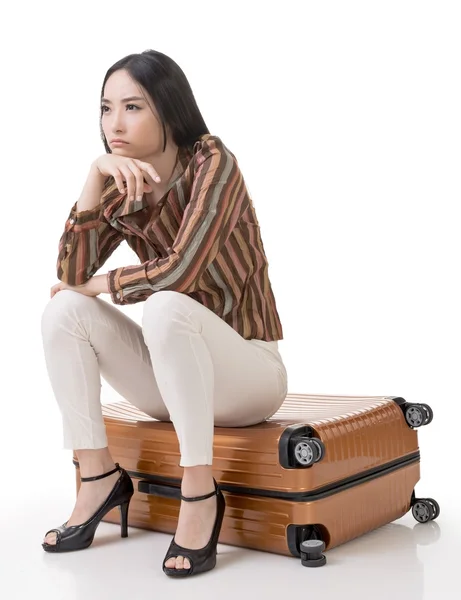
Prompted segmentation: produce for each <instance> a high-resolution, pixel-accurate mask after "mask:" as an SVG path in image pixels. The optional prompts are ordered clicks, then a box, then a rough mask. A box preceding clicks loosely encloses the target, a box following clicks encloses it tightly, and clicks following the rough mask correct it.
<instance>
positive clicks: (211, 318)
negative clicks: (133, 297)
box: [41, 290, 287, 467]
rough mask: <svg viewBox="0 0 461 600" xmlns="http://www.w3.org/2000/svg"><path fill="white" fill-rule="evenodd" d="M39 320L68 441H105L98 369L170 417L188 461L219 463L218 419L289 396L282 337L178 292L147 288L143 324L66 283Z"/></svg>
mask: <svg viewBox="0 0 461 600" xmlns="http://www.w3.org/2000/svg"><path fill="white" fill-rule="evenodd" d="M41 326H42V339H43V349H44V353H45V362H46V368H47V371H48V375H49V378H50V382H51V386H52V389H53V393H54V395H55V397H56V400H57V402H58V405H59V409H60V411H61V414H62V419H63V436H64V448H69V449H74V450H79V449H84V448H93V449H96V448H104V447H106V446H107V437H106V430H105V425H104V421H103V417H102V406H101V401H100V395H101V376H102V377H103V378H104V379H105V381H107V383H108V384H109V385H110V386H111V387H113V388H114V389H115V390H116V391H117V392H118V393H119V394H120V395H121V396H123V397H124V398H125V399H126V400H127V401H128V402H130V403H131V404H133V405H134V406H136V407H137V408H139V409H140V410H142V411H143V412H145V413H146V414H148V415H150V416H152V417H154V418H155V419H158V420H161V421H172V423H173V425H174V428H175V431H176V434H177V436H178V440H179V446H180V452H181V460H180V466H182V467H190V466H196V465H211V464H212V460H213V433H214V430H213V427H214V426H217V427H219V426H222V427H243V426H246V425H253V424H256V423H260V422H262V421H264V420H265V419H267V418H268V417H270V416H272V415H273V414H274V413H275V412H276V411H277V410H278V409H279V407H280V405H281V404H282V402H283V401H284V399H285V396H286V394H287V372H286V369H285V366H284V364H283V361H282V358H281V356H280V353H279V351H278V344H277V342H265V341H262V340H245V339H244V338H243V337H242V336H241V335H239V334H238V333H237V332H236V331H235V330H234V329H233V328H232V327H230V326H229V325H228V324H227V323H225V322H224V321H223V320H222V319H221V318H220V317H218V316H217V315H215V314H214V313H213V312H212V311H211V310H209V309H208V308H206V307H205V306H203V305H202V304H200V303H199V302H197V301H196V300H194V299H192V298H190V297H189V296H187V295H185V294H181V293H178V292H172V291H161V292H156V293H154V294H152V296H149V298H148V299H147V300H146V301H145V302H144V307H143V317H142V327H141V326H140V325H138V324H137V323H136V322H135V321H133V320H132V319H130V318H129V317H128V316H126V315H125V314H124V313H123V312H122V311H121V310H119V309H118V308H117V307H116V306H115V305H113V304H112V303H109V302H106V301H105V300H102V299H101V298H98V297H88V296H84V295H83V294H80V293H78V292H74V291H71V290H62V291H60V292H58V293H57V294H56V295H55V296H54V297H53V298H52V299H51V300H50V301H49V302H48V304H47V305H46V307H45V310H44V312H43V315H42V322H41Z"/></svg>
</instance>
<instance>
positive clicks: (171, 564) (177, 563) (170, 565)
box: [165, 556, 190, 570]
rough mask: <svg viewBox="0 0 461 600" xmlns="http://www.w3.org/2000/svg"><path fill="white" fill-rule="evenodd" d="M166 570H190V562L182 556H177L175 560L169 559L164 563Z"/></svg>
mask: <svg viewBox="0 0 461 600" xmlns="http://www.w3.org/2000/svg"><path fill="white" fill-rule="evenodd" d="M165 567H166V568H167V569H186V570H187V569H190V562H189V559H188V558H184V557H183V556H177V557H176V558H169V559H168V560H167V561H166V562H165Z"/></svg>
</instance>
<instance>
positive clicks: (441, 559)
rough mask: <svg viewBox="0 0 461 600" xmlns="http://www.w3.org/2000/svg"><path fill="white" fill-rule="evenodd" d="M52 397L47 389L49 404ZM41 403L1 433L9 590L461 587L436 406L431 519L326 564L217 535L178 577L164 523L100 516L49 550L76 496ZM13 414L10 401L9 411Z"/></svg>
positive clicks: (426, 433) (346, 592) (429, 445)
mask: <svg viewBox="0 0 461 600" xmlns="http://www.w3.org/2000/svg"><path fill="white" fill-rule="evenodd" d="M51 402H52V400H49V401H48V400H47V401H46V404H47V405H48V403H49V406H50V408H51V406H52V404H51ZM43 409H44V407H43V406H41V407H40V405H39V404H37V406H36V411H35V410H34V409H30V410H28V411H27V414H25V415H22V417H21V421H20V422H22V423H23V430H22V431H23V432H24V431H25V432H27V436H25V437H24V436H22V437H21V436H20V435H18V431H19V429H18V428H17V427H16V429H15V428H12V427H5V428H4V429H5V430H4V433H3V436H2V437H1V440H0V456H1V465H0V466H1V471H0V498H1V504H0V506H1V509H0V529H1V533H2V538H3V543H2V545H1V551H0V557H1V559H0V598H2V599H5V600H16V599H21V600H23V599H26V598H27V599H28V598H34V597H36V596H38V595H40V596H42V595H43V594H44V593H46V597H47V598H48V599H50V600H58V599H63V600H64V599H65V600H83V599H84V598H85V599H91V600H93V599H94V600H96V599H97V600H105V599H110V600H119V599H120V600H122V599H125V598H129V599H130V600H131V599H133V600H138V599H139V600H143V599H150V598H164V594H167V593H168V594H175V596H174V597H175V598H176V597H177V598H179V594H186V593H187V597H188V598H197V599H198V598H219V599H220V600H227V599H231V598H232V599H235V598H236V597H238V596H242V598H244V599H246V598H252V597H254V596H256V595H261V598H264V599H267V598H274V599H277V600H280V598H282V597H283V596H284V595H286V594H290V596H291V597H300V598H310V599H312V598H322V599H323V600H328V599H333V598H334V599H336V598H354V599H355V600H359V599H373V600H378V599H379V600H380V599H386V600H389V598H392V599H393V600H400V599H402V600H422V599H424V600H427V599H431V600H432V599H436V598H440V597H442V598H443V599H444V600H450V599H452V598H453V599H455V598H459V597H460V595H459V570H458V569H459V567H458V562H459V561H458V557H459V554H460V546H461V544H460V542H461V535H460V533H461V511H460V510H459V500H458V498H457V497H456V495H455V493H454V492H453V491H452V490H451V487H452V478H451V477H452V476H453V475H454V474H455V472H454V471H453V469H452V468H451V467H448V466H447V465H448V463H447V461H446V460H448V459H447V457H449V456H450V447H448V448H447V447H446V448H445V450H444V448H443V444H442V445H441V446H440V447H439V448H438V449H437V452H434V440H436V439H438V440H443V436H442V431H441V429H442V427H441V423H440V415H437V417H438V419H437V420H438V421H439V424H438V425H437V422H436V420H435V419H434V422H433V423H432V424H430V425H429V426H428V427H426V428H425V429H422V430H420V431H421V433H420V446H421V453H422V476H421V481H420V482H419V484H418V486H417V488H416V491H417V495H418V496H420V497H424V496H432V497H434V498H435V499H436V500H438V501H439V503H440V505H441V515H440V517H439V519H438V520H437V521H436V522H432V523H428V524H424V525H423V524H417V523H416V521H415V520H414V519H413V517H412V516H411V514H410V513H409V514H407V515H406V516H405V517H404V518H402V519H401V520H399V521H398V522H395V523H391V524H389V525H388V526H386V527H383V528H381V529H380V530H377V531H375V532H372V533H370V534H368V535H366V536H363V537H361V538H359V539H357V540H354V541H352V542H349V543H348V544H345V545H343V546H342V547H339V548H336V549H333V550H331V551H329V552H327V553H326V555H327V565H326V566H325V567H322V568H319V569H308V568H305V567H302V566H301V563H300V561H299V560H297V559H295V558H289V557H283V556H277V555H271V554H267V553H262V552H255V551H248V550H244V549H241V548H234V547H228V546H221V547H220V553H219V557H218V566H217V568H216V569H215V570H214V571H212V572H210V573H207V574H204V575H201V576H197V577H194V578H191V579H188V580H184V581H177V580H170V579H169V578H167V577H166V576H165V575H164V574H163V572H162V570H161V563H162V558H163V556H164V553H165V551H166V549H167V547H168V544H169V541H170V536H167V535H164V534H159V533H155V532H148V531H143V530H136V529H133V528H131V529H130V531H129V537H128V539H121V538H120V537H119V528H118V527H116V526H114V525H109V524H105V523H102V524H101V525H100V527H99V529H98V531H97V534H96V539H95V541H94V543H93V545H92V546H91V547H90V548H88V549H87V550H84V551H81V552H74V553H69V554H62V555H59V554H58V555H53V554H47V553H45V552H44V551H43V550H42V547H41V541H42V537H43V534H44V532H45V531H46V530H47V529H50V528H51V527H54V526H57V525H59V524H60V523H62V522H64V521H65V519H66V518H67V517H68V516H69V512H70V509H71V508H72V505H73V502H74V470H73V467H72V464H71V456H70V452H69V451H64V450H61V449H60V448H61V446H60V444H61V431H60V421H59V419H58V418H57V415H56V414H55V412H54V411H53V410H50V411H49V417H48V418H47V421H46V424H45V423H44V422H43V419H42V420H40V418H41V417H40V415H43ZM6 410H8V409H6ZM3 414H4V415H5V413H3ZM447 417H448V415H447ZM11 419H12V416H11V415H8V412H7V413H6V417H5V421H4V422H5V423H8V422H10V421H11ZM37 423H39V426H38V427H37V426H34V424H37ZM452 439H453V438H452ZM454 445H455V444H454ZM451 456H453V455H451ZM453 464H454V465H455V461H453ZM458 473H459V470H458ZM449 583H452V584H453V586H454V587H453V588H452V590H451V591H450V590H449V589H448V584H449ZM442 588H443V589H442Z"/></svg>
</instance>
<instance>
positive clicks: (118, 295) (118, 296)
mask: <svg viewBox="0 0 461 600" xmlns="http://www.w3.org/2000/svg"><path fill="white" fill-rule="evenodd" d="M116 296H117V298H118V299H119V300H120V298H121V296H120V292H117V294H116Z"/></svg>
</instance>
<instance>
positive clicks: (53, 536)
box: [45, 533, 56, 545]
mask: <svg viewBox="0 0 461 600" xmlns="http://www.w3.org/2000/svg"><path fill="white" fill-rule="evenodd" d="M45 544H50V545H54V544H56V534H55V533H49V534H48V535H47V536H46V538H45Z"/></svg>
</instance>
